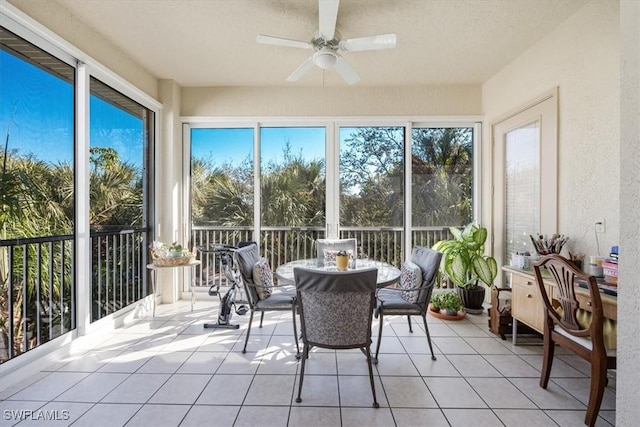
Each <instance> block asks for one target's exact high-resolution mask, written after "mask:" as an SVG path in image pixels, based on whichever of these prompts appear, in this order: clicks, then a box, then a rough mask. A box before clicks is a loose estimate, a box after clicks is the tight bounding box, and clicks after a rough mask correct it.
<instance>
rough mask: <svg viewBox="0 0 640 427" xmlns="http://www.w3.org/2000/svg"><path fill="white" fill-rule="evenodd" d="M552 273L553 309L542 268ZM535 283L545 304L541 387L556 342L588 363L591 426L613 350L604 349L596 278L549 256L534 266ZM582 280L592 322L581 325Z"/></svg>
mask: <svg viewBox="0 0 640 427" xmlns="http://www.w3.org/2000/svg"><path fill="white" fill-rule="evenodd" d="M545 268H546V270H547V271H548V272H549V273H550V274H551V276H552V277H553V279H554V280H555V282H556V285H557V288H554V291H555V290H557V292H558V295H557V297H556V295H555V294H554V296H553V299H554V300H557V302H558V303H559V308H558V309H555V308H554V307H553V304H552V302H551V301H550V300H549V296H548V295H547V292H546V290H545V286H544V283H543V281H542V273H541V271H542V269H545ZM534 270H535V273H536V282H537V283H538V287H539V289H540V295H541V297H542V301H543V304H544V310H545V323H544V337H543V344H544V358H543V362H542V372H541V374H540V387H542V388H547V384H548V383H549V375H550V374H551V365H552V363H553V353H554V347H555V344H559V345H561V346H562V347H564V348H566V349H568V350H571V351H573V352H574V353H576V354H577V355H579V356H580V357H582V358H583V359H585V360H587V361H588V362H589V363H591V388H590V391H589V404H588V405H587V413H586V415H585V419H584V422H585V424H587V425H589V426H593V425H594V424H595V422H596V419H597V418H598V412H599V411H600V404H601V403H602V396H603V394H604V388H605V386H606V384H607V369H615V367H616V355H615V350H607V349H606V347H605V345H604V333H603V330H604V329H603V321H604V314H603V309H602V299H601V298H600V291H599V289H598V284H597V282H596V278H595V277H593V276H589V275H588V274H586V273H583V272H582V271H580V270H578V269H577V268H576V267H575V265H574V264H573V263H571V262H570V261H569V260H567V259H566V258H563V257H562V256H560V255H549V256H546V257H544V258H542V260H540V262H538V263H536V264H535V265H534ZM576 280H581V281H584V282H585V283H587V285H588V288H589V294H590V297H591V304H590V307H589V308H590V311H591V312H592V317H591V322H590V324H588V325H581V324H579V323H578V320H577V316H576V315H577V313H578V310H580V309H581V307H580V303H579V302H578V300H577V299H576V294H575V281H576Z"/></svg>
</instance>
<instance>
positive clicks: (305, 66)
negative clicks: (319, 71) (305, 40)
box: [287, 56, 313, 82]
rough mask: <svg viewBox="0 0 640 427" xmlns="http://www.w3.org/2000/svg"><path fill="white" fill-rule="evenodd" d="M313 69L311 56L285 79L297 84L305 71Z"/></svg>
mask: <svg viewBox="0 0 640 427" xmlns="http://www.w3.org/2000/svg"><path fill="white" fill-rule="evenodd" d="M312 68H313V56H311V57H309V59H307V60H306V61H304V62H303V63H302V64H301V65H300V66H299V67H298V68H296V70H295V71H294V72H293V73H291V75H290V76H289V77H287V81H288V82H297V81H298V80H299V79H300V77H302V76H303V75H304V74H305V73H306V72H307V71H309V70H310V69H312Z"/></svg>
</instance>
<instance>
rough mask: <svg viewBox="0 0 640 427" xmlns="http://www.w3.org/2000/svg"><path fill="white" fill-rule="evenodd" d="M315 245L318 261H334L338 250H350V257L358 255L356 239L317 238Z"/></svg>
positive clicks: (353, 257)
mask: <svg viewBox="0 0 640 427" xmlns="http://www.w3.org/2000/svg"><path fill="white" fill-rule="evenodd" d="M316 246H317V256H318V262H325V261H327V260H329V261H335V257H336V253H337V252H338V251H347V253H348V252H351V256H350V258H352V259H355V258H357V257H358V240H357V239H317V240H316Z"/></svg>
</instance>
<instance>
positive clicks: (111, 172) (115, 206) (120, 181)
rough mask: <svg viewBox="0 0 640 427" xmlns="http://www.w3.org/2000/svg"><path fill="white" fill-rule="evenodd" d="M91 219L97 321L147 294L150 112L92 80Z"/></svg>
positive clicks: (90, 104)
mask: <svg viewBox="0 0 640 427" xmlns="http://www.w3.org/2000/svg"><path fill="white" fill-rule="evenodd" d="M89 111H90V117H89V141H90V144H89V153H90V159H89V161H90V177H89V221H90V225H91V244H92V251H91V256H92V264H91V268H92V275H91V276H92V303H93V304H92V316H91V320H92V321H95V320H98V319H101V318H102V317H104V316H106V315H108V314H111V313H113V312H115V311H117V310H119V309H121V308H124V307H126V306H128V305H130V304H132V303H134V302H136V301H138V300H140V299H141V298H143V297H144V296H146V295H147V289H146V288H145V284H146V280H145V279H144V275H145V274H146V269H145V260H146V254H147V246H148V243H147V242H148V233H149V228H148V224H149V218H148V212H149V194H150V177H149V167H148V164H149V160H148V159H149V152H150V149H149V147H150V145H151V142H152V136H153V124H154V113H153V112H152V111H150V110H148V109H147V108H145V107H143V106H141V105H140V104H138V103H137V102H135V101H133V100H131V99H130V98H129V97H127V96H125V95H123V94H122V93H120V92H118V91H116V90H115V89H113V88H111V87H110V86H107V85H106V84H104V83H102V82H101V81H99V80H98V79H96V78H94V77H91V79H90V100H89Z"/></svg>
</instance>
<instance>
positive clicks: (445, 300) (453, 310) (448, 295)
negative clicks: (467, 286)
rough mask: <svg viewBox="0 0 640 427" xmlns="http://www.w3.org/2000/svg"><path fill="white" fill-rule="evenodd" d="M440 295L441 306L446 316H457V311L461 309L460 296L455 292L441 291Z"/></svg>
mask: <svg viewBox="0 0 640 427" xmlns="http://www.w3.org/2000/svg"><path fill="white" fill-rule="evenodd" d="M440 295H442V308H443V309H444V311H445V314H446V315H447V316H457V315H458V312H459V311H460V310H462V302H461V301H460V297H459V296H458V294H457V293H455V292H443V293H441V294H440Z"/></svg>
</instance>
